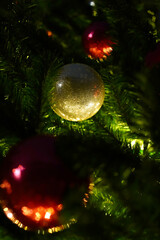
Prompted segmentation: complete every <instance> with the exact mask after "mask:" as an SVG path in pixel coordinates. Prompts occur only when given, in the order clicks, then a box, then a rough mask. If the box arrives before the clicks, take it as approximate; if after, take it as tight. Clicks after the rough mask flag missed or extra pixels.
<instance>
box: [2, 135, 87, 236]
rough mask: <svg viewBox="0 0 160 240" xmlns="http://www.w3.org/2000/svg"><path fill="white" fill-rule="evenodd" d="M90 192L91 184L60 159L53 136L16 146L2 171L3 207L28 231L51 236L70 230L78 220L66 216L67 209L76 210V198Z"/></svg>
mask: <svg viewBox="0 0 160 240" xmlns="http://www.w3.org/2000/svg"><path fill="white" fill-rule="evenodd" d="M82 182H83V183H82ZM87 188H88V183H87V184H86V181H85V184H84V180H82V179H77V177H76V176H75V175H74V174H73V171H71V170H69V169H68V168H67V167H66V165H65V164H64V163H63V162H62V161H61V160H60V159H59V157H58V156H57V153H56V150H55V138H54V137H52V136H36V137H32V138H30V139H27V140H25V141H24V142H21V143H20V144H18V145H16V146H15V147H13V148H12V149H11V150H10V151H9V153H8V155H7V157H6V158H5V161H4V164H3V165H2V167H1V173H0V204H1V206H2V208H3V211H4V213H5V214H6V216H7V217H8V218H9V219H10V220H11V221H12V222H14V223H16V224H17V225H18V226H19V227H22V228H24V229H25V230H38V231H41V230H43V231H44V230H47V231H48V232H49V233H52V232H58V231H61V230H63V229H65V228H67V227H69V226H70V224H71V223H73V222H75V219H74V216H73V215H72V213H71V214H70V215H69V214H68V213H67V214H66V212H70V209H67V207H68V206H69V205H71V208H72V206H73V205H74V207H75V205H76V202H75V201H77V199H78V198H77V196H81V197H83V194H84V192H85V191H86V190H87ZM78 194H79V195H78ZM75 196H76V197H75ZM79 202H80V203H82V202H81V199H79Z"/></svg>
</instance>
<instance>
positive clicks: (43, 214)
mask: <svg viewBox="0 0 160 240" xmlns="http://www.w3.org/2000/svg"><path fill="white" fill-rule="evenodd" d="M57 210H58V209H57ZM21 211H22V214H23V215H24V216H27V217H29V218H31V219H32V220H33V221H40V220H41V219H46V220H50V219H51V217H52V216H53V215H54V214H55V210H54V209H53V208H52V207H50V208H45V207H42V206H39V207H37V208H28V207H26V206H24V207H22V208H21ZM59 211H60V210H59Z"/></svg>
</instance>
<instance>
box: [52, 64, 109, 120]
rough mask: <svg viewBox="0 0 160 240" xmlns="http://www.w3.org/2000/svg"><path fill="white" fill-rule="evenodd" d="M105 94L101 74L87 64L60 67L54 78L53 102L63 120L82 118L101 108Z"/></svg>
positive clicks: (53, 107)
mask: <svg viewBox="0 0 160 240" xmlns="http://www.w3.org/2000/svg"><path fill="white" fill-rule="evenodd" d="M104 96H105V89H104V83H103V81H102V79H101V77H100V75H99V74H98V73H97V72H96V71H95V70H94V69H93V68H91V67H89V66H87V65H85V64H81V63H73V64H67V65H64V66H63V67H62V68H60V70H59V72H58V74H57V76H56V78H55V79H53V84H52V89H51V91H50V96H49V101H50V104H51V108H52V109H53V111H54V112H55V113H56V114H57V115H59V116H60V117H62V118H63V119H66V120H69V121H82V120H86V119H88V118H91V117H92V116H93V115H95V114H96V113H97V112H98V111H99V109H100V108H101V106H102V104H103V101H104Z"/></svg>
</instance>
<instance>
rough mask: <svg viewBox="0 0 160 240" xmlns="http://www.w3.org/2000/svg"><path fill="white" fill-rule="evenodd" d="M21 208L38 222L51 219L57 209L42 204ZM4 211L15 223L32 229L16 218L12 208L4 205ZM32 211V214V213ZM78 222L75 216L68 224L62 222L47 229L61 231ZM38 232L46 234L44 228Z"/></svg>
mask: <svg viewBox="0 0 160 240" xmlns="http://www.w3.org/2000/svg"><path fill="white" fill-rule="evenodd" d="M57 207H58V208H59V210H60V209H62V207H63V205H62V204H59V205H58V206H57ZM21 210H22V213H23V214H24V213H25V214H24V215H25V216H27V215H28V216H29V217H31V218H32V220H34V221H36V222H39V221H40V220H43V219H45V220H50V219H51V216H52V215H53V214H54V213H55V210H54V209H53V208H52V207H49V208H44V207H42V206H40V207H37V208H34V209H30V208H28V207H26V206H24V207H22V209H21ZM3 211H4V213H5V215H6V216H7V217H8V218H9V219H10V220H11V221H12V222H13V223H15V224H16V225H18V227H20V228H23V229H24V230H30V228H29V227H28V226H26V225H24V224H23V223H22V222H20V221H19V220H18V219H16V218H15V216H14V214H13V213H12V210H10V209H9V208H8V207H4V208H3ZM40 211H41V212H40ZM31 213H32V215H31ZM76 222H77V221H76V220H75V219H74V218H73V219H70V220H69V222H68V223H66V224H62V225H59V226H55V227H52V228H48V229H46V231H48V233H53V232H59V231H62V230H64V229H66V228H69V227H70V225H71V224H74V223H76ZM37 232H38V234H40V233H43V234H44V233H45V231H44V230H43V229H38V230H37Z"/></svg>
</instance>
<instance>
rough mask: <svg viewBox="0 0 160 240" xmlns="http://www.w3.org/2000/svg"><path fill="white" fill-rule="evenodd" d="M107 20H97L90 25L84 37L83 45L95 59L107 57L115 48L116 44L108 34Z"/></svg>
mask: <svg viewBox="0 0 160 240" xmlns="http://www.w3.org/2000/svg"><path fill="white" fill-rule="evenodd" d="M108 30H109V27H108V24H107V23H106V22H95V23H92V24H91V25H89V27H88V28H87V29H86V30H85V32H84V34H83V38H82V42H83V46H84V49H85V51H86V53H87V54H88V56H89V57H91V58H94V59H106V58H107V56H109V55H110V54H111V52H112V50H113V48H112V45H113V44H115V43H114V42H113V41H112V40H111V38H110V36H109V35H108Z"/></svg>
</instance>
